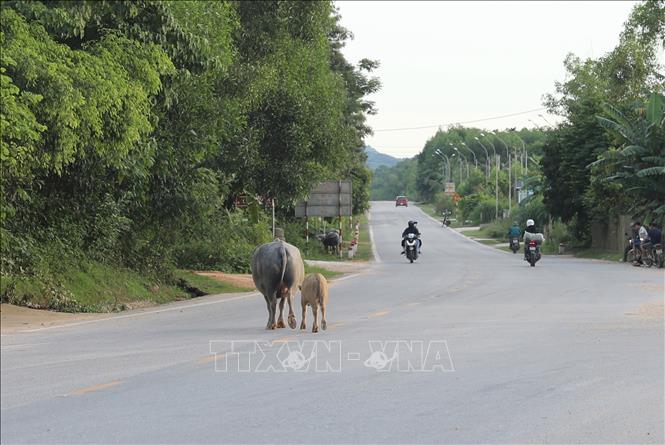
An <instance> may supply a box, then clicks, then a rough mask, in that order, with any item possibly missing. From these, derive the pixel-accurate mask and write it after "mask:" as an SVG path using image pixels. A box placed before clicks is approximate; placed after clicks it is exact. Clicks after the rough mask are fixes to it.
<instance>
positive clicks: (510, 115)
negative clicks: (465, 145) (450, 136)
mask: <svg viewBox="0 0 665 445" xmlns="http://www.w3.org/2000/svg"><path fill="white" fill-rule="evenodd" d="M546 109H547V108H545V107H543V108H534V109H533V110H527V111H520V112H519V113H510V114H503V115H501V116H493V117H486V118H484V119H474V120H471V121H463V122H453V124H473V123H475V122H483V121H491V120H495V119H503V118H504V117H512V116H519V115H521V114H529V113H534V112H536V111H543V110H546ZM443 125H446V124H436V125H423V126H422V127H403V128H382V129H379V130H374V133H377V132H379V131H404V130H422V129H425V128H436V127H441V126H443Z"/></svg>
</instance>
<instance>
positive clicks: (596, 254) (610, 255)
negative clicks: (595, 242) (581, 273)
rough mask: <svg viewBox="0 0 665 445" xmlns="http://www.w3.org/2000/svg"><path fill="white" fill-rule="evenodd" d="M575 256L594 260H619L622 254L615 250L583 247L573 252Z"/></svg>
mask: <svg viewBox="0 0 665 445" xmlns="http://www.w3.org/2000/svg"><path fill="white" fill-rule="evenodd" d="M573 255H575V257H576V258H587V259H594V260H607V261H619V260H621V258H622V257H623V254H621V253H617V252H606V251H600V250H594V249H585V250H579V251H577V252H574V253H573Z"/></svg>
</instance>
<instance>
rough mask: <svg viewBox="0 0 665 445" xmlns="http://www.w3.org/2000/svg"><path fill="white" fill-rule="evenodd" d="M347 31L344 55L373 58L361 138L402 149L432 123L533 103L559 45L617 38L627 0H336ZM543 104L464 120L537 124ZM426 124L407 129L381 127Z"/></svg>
mask: <svg viewBox="0 0 665 445" xmlns="http://www.w3.org/2000/svg"><path fill="white" fill-rule="evenodd" d="M336 5H337V7H338V8H339V10H340V12H341V14H342V24H343V25H344V26H345V27H347V28H348V29H350V30H351V31H352V32H353V34H354V35H355V39H354V40H353V41H350V42H349V43H348V44H347V47H346V48H345V54H346V56H347V58H348V59H349V60H350V61H352V62H354V63H355V62H357V61H358V60H360V59H362V58H365V57H367V58H370V59H377V60H379V62H380V63H381V67H380V68H379V69H378V70H377V71H376V75H377V76H378V77H379V78H380V79H381V82H382V84H383V86H382V89H381V91H380V92H378V93H377V94H375V95H373V96H372V97H371V100H374V101H375V102H376V105H377V108H378V111H379V112H378V114H377V115H375V116H370V117H369V123H370V125H371V126H372V128H373V129H374V131H375V133H374V135H373V136H369V137H368V138H367V142H368V143H369V145H371V146H373V147H374V148H376V149H377V150H379V151H381V152H383V153H387V154H391V155H393V156H397V157H411V156H413V155H415V154H417V153H418V152H420V150H421V149H422V147H423V145H424V143H425V142H426V141H427V139H429V138H430V137H431V136H432V135H433V134H434V133H435V132H436V129H437V126H438V125H439V124H441V125H447V124H451V123H456V122H461V123H463V122H466V121H473V120H477V119H484V118H488V117H494V116H502V115H506V114H513V113H520V112H523V111H528V110H534V109H538V108H542V96H543V94H545V93H548V92H553V91H554V82H555V81H557V80H564V78H565V70H564V68H563V59H564V58H565V56H566V54H568V53H569V52H572V53H575V54H577V55H578V56H580V57H598V56H601V55H603V54H604V53H606V52H608V51H610V50H612V49H613V48H614V47H615V46H616V44H617V43H618V41H619V34H620V33H621V30H622V29H623V23H624V22H625V20H626V19H627V18H628V15H629V13H630V11H631V9H632V7H633V5H634V2H628V1H610V2H600V1H592V2H573V1H571V2H535V1H534V2H399V1H388V2H378V1H368V2H360V1H337V2H336ZM539 114H543V115H544V117H545V119H547V120H548V121H550V122H555V121H556V117H553V116H549V115H547V114H545V111H533V112H530V113H528V114H523V115H519V116H513V117H506V118H502V119H495V120H487V121H483V122H476V123H469V124H466V125H468V126H477V127H481V128H486V129H493V128H506V127H518V128H520V127H523V126H526V127H533V126H534V124H533V123H531V122H530V121H529V119H530V120H531V121H533V122H535V123H536V124H537V125H547V124H546V122H545V120H544V119H543V118H541V117H539V116H538V115H539ZM428 125H429V126H434V127H432V128H424V129H417V130H405V131H381V130H385V129H394V128H404V127H422V126H428Z"/></svg>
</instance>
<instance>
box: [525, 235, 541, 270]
mask: <svg viewBox="0 0 665 445" xmlns="http://www.w3.org/2000/svg"><path fill="white" fill-rule="evenodd" d="M528 243H529V244H528V247H527V250H526V258H527V261H528V262H529V264H531V267H536V262H537V261H538V260H540V247H539V246H538V241H536V240H535V239H532V240H529V241H528Z"/></svg>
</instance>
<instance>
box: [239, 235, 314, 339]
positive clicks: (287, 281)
mask: <svg viewBox="0 0 665 445" xmlns="http://www.w3.org/2000/svg"><path fill="white" fill-rule="evenodd" d="M252 278H253V279H254V284H255V285H256V288H257V289H258V290H259V291H260V292H261V293H262V294H263V297H264V298H265V299H266V304H267V306H268V324H267V325H266V329H275V328H276V327H277V328H283V327H286V326H285V325H284V317H283V315H284V301H285V300H288V302H289V327H290V328H291V329H295V327H296V316H295V315H294V313H293V297H294V296H295V293H296V292H297V291H298V289H299V288H300V285H301V284H302V282H303V280H304V279H305V265H304V264H303V261H302V258H301V257H300V250H298V248H297V247H295V246H292V245H291V244H289V243H287V242H286V241H282V240H275V241H273V242H270V243H266V244H262V245H260V246H259V247H257V248H256V249H255V250H254V254H253V255H252ZM277 299H279V300H280V301H279V320H277V323H275V312H276V309H277Z"/></svg>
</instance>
